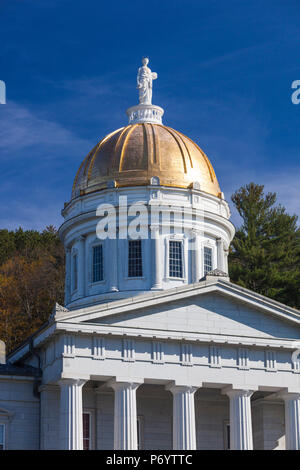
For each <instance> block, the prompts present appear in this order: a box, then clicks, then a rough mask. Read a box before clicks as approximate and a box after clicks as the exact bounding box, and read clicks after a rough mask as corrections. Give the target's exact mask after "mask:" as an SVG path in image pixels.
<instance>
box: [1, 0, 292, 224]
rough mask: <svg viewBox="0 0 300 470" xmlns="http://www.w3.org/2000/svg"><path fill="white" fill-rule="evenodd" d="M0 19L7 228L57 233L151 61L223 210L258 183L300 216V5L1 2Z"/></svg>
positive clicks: (266, 0) (171, 120)
mask: <svg viewBox="0 0 300 470" xmlns="http://www.w3.org/2000/svg"><path fill="white" fill-rule="evenodd" d="M0 15H1V30H0V43H1V51H0V79H1V80H4V81H5V83H6V87H7V104H6V105H0V170H1V172H0V197H1V210H0V228H9V229H14V228H16V227H18V226H22V227H24V228H36V229H42V228H44V227H45V226H46V225H49V224H54V225H56V226H59V225H60V223H61V222H62V219H61V216H60V210H61V208H62V207H63V203H64V202H65V201H68V200H69V199H70V192H71V187H72V182H73V178H74V176H75V173H76V170H77V168H78V166H79V164H80V162H81V161H82V159H83V158H84V156H85V155H86V154H87V153H88V151H89V150H90V149H91V148H92V147H93V146H94V145H95V144H96V143H97V141H99V140H100V138H102V137H103V136H104V135H106V134H107V133H108V132H111V131H112V130H114V129H117V128H119V127H121V126H123V125H125V124H126V123H127V118H126V115H125V110H126V109H127V108H128V107H129V106H131V105H134V104H137V100H138V97H137V91H136V88H135V87H136V72H137V68H138V66H139V65H140V61H141V57H142V56H144V55H148V56H149V57H150V64H149V65H150V67H151V69H152V70H153V71H156V72H157V73H158V75H159V77H158V80H156V81H155V82H154V91H153V102H154V103H155V104H158V105H160V106H162V107H163V108H164V109H165V116H164V123H165V124H167V125H169V126H171V127H174V128H175V129H178V130H180V131H181V132H183V133H184V134H186V135H188V136H189V137H191V138H192V139H194V140H195V141H196V142H197V143H198V144H199V145H200V147H201V148H203V150H204V151H205V152H206V154H207V155H208V156H209V158H210V160H211V162H212V163H213V165H214V168H215V170H216V174H217V177H218V179H219V182H220V185H221V188H222V190H223V191H224V193H225V196H226V199H227V200H228V201H229V200H230V195H231V194H232V192H233V191H234V190H235V189H237V188H239V187H240V186H241V185H243V184H246V183H248V182H250V181H254V182H257V183H260V184H265V186H266V189H267V190H270V191H276V192H277V193H278V201H279V202H281V203H282V204H284V205H285V206H286V208H287V209H288V211H289V212H290V213H297V214H298V215H300V205H299V197H300V159H299V156H300V155H299V149H300V142H299V137H300V132H299V129H300V105H293V104H292V101H291V94H292V89H291V84H292V82H293V81H294V80H300V22H299V17H300V2H299V0H294V1H292V0H281V1H278V0H263V1H258V0H251V1H250V2H246V1H244V0H239V1H237V0H226V1H225V0H159V1H158V0H148V1H145V0H139V1H136V0H130V1H124V0H123V1H121V0H117V1H114V0H112V1H111V2H105V1H101V0H84V1H82V0H39V1H37V0H18V1H17V0H0ZM233 221H238V219H237V218H236V215H235V214H233Z"/></svg>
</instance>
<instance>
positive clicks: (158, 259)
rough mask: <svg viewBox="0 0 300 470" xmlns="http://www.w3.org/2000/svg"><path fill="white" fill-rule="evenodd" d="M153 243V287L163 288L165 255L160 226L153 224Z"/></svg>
mask: <svg viewBox="0 0 300 470" xmlns="http://www.w3.org/2000/svg"><path fill="white" fill-rule="evenodd" d="M150 229H151V244H152V260H153V263H152V266H153V267H152V287H151V289H153V290H155V289H161V287H162V266H163V265H164V263H163V257H162V255H161V240H160V237H159V226H156V225H154V226H151V227H150Z"/></svg>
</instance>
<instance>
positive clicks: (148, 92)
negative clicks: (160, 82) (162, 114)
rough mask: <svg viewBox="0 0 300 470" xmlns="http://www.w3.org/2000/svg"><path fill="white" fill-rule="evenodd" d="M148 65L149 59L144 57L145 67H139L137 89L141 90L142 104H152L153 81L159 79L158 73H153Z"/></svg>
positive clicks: (140, 100) (140, 99)
mask: <svg viewBox="0 0 300 470" xmlns="http://www.w3.org/2000/svg"><path fill="white" fill-rule="evenodd" d="M148 63H149V59H148V57H143V59H142V64H143V65H142V67H139V70H138V74H137V88H138V90H139V102H140V104H151V103H152V81H153V80H156V79H157V73H156V72H151V69H150V68H149V67H147V65H148Z"/></svg>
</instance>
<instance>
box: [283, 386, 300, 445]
mask: <svg viewBox="0 0 300 470" xmlns="http://www.w3.org/2000/svg"><path fill="white" fill-rule="evenodd" d="M282 398H283V400H284V404H285V448H286V449H287V450H300V393H285V394H283V395H282Z"/></svg>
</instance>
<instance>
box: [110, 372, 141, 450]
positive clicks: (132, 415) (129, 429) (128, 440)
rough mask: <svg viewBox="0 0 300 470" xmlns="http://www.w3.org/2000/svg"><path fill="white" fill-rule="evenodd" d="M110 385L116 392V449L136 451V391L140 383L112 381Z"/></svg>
mask: <svg viewBox="0 0 300 470" xmlns="http://www.w3.org/2000/svg"><path fill="white" fill-rule="evenodd" d="M109 385H110V386H111V387H112V388H113V389H114V391H115V407H114V449H115V450H136V449H137V448H138V440H137V413H136V390H137V388H138V387H139V385H140V383H136V382H117V381H111V382H109Z"/></svg>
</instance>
